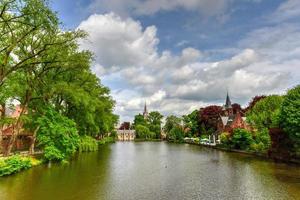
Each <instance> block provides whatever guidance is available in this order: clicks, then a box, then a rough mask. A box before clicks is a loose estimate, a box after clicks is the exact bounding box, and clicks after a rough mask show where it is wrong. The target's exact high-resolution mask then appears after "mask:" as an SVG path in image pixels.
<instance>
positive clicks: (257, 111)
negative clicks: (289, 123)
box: [246, 95, 284, 129]
mask: <svg viewBox="0 0 300 200" xmlns="http://www.w3.org/2000/svg"><path fill="white" fill-rule="evenodd" d="M283 99H284V98H283V97H282V96H278V95H271V96H267V97H265V98H263V99H261V100H260V101H258V102H257V103H256V104H255V105H254V107H253V108H252V109H250V110H248V112H247V113H246V115H247V120H248V122H249V123H250V124H251V125H252V126H254V127H256V128H257V129H266V128H273V127H278V125H279V114H280V109H281V106H282V103H283Z"/></svg>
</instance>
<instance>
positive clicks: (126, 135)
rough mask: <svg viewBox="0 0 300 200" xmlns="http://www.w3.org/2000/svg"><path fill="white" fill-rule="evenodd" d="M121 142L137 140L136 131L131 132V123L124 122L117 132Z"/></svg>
mask: <svg viewBox="0 0 300 200" xmlns="http://www.w3.org/2000/svg"><path fill="white" fill-rule="evenodd" d="M116 131H117V136H118V140H119V141H133V140H134V139H135V130H131V126H130V122H124V123H122V124H121V126H120V127H119V128H118V129H117V130H116Z"/></svg>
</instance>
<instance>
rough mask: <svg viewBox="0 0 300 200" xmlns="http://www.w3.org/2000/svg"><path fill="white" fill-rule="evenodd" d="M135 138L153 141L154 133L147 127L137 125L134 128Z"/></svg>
mask: <svg viewBox="0 0 300 200" xmlns="http://www.w3.org/2000/svg"><path fill="white" fill-rule="evenodd" d="M135 132H136V137H137V138H140V139H154V138H155V136H156V135H155V133H153V132H151V131H150V130H149V128H148V127H146V126H143V125H137V126H136V127H135Z"/></svg>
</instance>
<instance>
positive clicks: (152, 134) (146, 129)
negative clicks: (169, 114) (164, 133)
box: [133, 111, 163, 139]
mask: <svg viewBox="0 0 300 200" xmlns="http://www.w3.org/2000/svg"><path fill="white" fill-rule="evenodd" d="M162 118H163V115H162V114H160V113H159V112H157V111H153V112H150V113H149V115H148V118H147V119H144V117H143V115H141V114H138V115H136V116H135V117H134V124H133V127H134V129H135V131H136V134H137V135H136V136H137V138H140V139H159V138H160V133H161V123H162V122H161V120H162Z"/></svg>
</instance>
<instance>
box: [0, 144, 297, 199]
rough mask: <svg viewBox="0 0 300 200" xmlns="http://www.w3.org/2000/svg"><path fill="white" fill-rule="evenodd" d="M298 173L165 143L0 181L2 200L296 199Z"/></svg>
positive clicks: (116, 148)
mask: <svg viewBox="0 0 300 200" xmlns="http://www.w3.org/2000/svg"><path fill="white" fill-rule="evenodd" d="M297 197H300V168H299V167H296V166H288V165H286V164H276V163H272V162H268V161H264V160H259V159H257V158H253V157H251V156H247V155H240V154H235V153H227V152H222V151H217V150H213V149H208V148H204V147H199V146H193V145H178V144H168V143H164V142H153V143H152V142H148V143H143V142H138V143H133V142H124V143H122V142H119V143H116V144H112V145H110V146H103V147H101V149H100V151H99V152H95V153H85V154H81V155H79V156H78V157H77V158H75V159H74V161H72V162H71V163H70V164H69V165H64V166H61V165H60V166H56V165H53V166H52V167H51V169H47V167H46V166H41V167H37V168H34V169H31V170H28V171H26V172H24V173H20V174H18V175H15V176H11V177H6V178H1V179H0V199H1V200H2V199H3V200H18V199H23V200H29V199H30V200H31V199H33V200H35V199H45V200H47V199H56V200H60V199H64V200H69V199H70V200H71V199H72V200H73V199H74V200H81V199H85V200H92V199H109V200H110V199H172V200H174V199H175V200H176V199H297Z"/></svg>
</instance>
